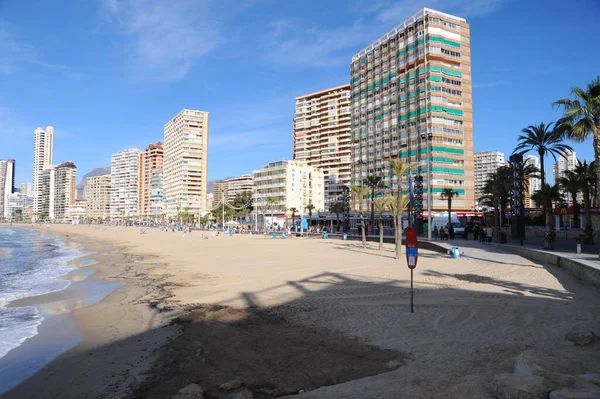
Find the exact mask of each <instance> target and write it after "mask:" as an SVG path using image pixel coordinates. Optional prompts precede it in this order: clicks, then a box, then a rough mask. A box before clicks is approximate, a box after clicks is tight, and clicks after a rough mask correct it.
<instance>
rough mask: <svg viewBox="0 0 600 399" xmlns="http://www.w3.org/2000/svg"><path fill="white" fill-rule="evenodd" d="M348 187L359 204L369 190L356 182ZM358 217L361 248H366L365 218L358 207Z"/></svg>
mask: <svg viewBox="0 0 600 399" xmlns="http://www.w3.org/2000/svg"><path fill="white" fill-rule="evenodd" d="M350 188H351V189H352V191H354V194H355V195H356V197H357V202H358V203H359V204H360V202H361V200H362V199H363V198H364V196H365V195H367V194H368V192H369V188H368V187H365V186H357V185H356V184H353V185H352V186H351V187H350ZM359 206H360V205H359ZM358 217H359V218H360V229H361V233H362V244H363V248H366V247H367V236H366V232H365V219H364V217H363V214H362V211H361V209H360V208H359V209H358Z"/></svg>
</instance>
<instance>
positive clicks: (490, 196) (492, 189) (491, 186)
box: [479, 166, 513, 238]
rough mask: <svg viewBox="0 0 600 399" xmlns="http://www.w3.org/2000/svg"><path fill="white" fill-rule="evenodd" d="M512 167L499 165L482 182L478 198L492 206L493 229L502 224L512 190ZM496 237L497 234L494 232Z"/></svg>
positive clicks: (484, 203) (486, 204)
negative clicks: (481, 189)
mask: <svg viewBox="0 0 600 399" xmlns="http://www.w3.org/2000/svg"><path fill="white" fill-rule="evenodd" d="M512 175H513V172H512V169H511V168H510V167H508V166H501V167H499V168H498V169H497V170H496V172H494V173H492V174H490V175H489V176H488V179H487V180H486V181H485V183H484V184H483V194H484V195H483V196H482V197H481V198H479V200H480V201H481V203H482V204H483V205H485V206H489V207H493V208H494V220H495V221H496V222H495V225H496V226H495V230H496V231H497V229H498V228H499V227H500V226H502V224H503V220H504V215H505V214H506V208H507V207H508V204H510V193H511V190H512V186H513V182H512ZM495 236H496V237H497V238H499V237H500V235H499V234H495Z"/></svg>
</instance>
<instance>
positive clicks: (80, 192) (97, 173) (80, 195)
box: [76, 166, 110, 198]
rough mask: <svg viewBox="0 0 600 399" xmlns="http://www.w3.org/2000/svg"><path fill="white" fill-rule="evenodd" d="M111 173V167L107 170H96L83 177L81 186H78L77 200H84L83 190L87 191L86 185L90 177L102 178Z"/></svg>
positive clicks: (80, 182)
mask: <svg viewBox="0 0 600 399" xmlns="http://www.w3.org/2000/svg"><path fill="white" fill-rule="evenodd" d="M109 173H110V166H109V167H106V168H95V169H92V170H91V171H89V172H88V173H86V174H85V175H83V177H82V178H81V180H80V181H79V184H78V185H77V186H76V188H77V198H83V190H84V189H85V185H86V183H87V178H88V177H94V176H102V175H106V174H109Z"/></svg>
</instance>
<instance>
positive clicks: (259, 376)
mask: <svg viewBox="0 0 600 399" xmlns="http://www.w3.org/2000/svg"><path fill="white" fill-rule="evenodd" d="M176 322H177V323H179V324H181V326H182V335H181V336H180V337H179V338H178V339H177V340H174V341H173V342H171V343H170V344H168V345H167V346H166V347H165V349H164V351H163V353H162V354H161V356H160V358H159V359H158V361H157V362H156V363H155V364H154V365H153V366H152V368H151V369H150V371H149V373H148V378H147V380H146V382H144V383H142V384H141V386H139V387H138V388H137V389H136V390H135V392H134V393H133V394H132V395H131V398H170V397H171V396H172V395H174V394H175V393H177V392H178V390H180V389H181V388H182V387H185V386H186V385H188V384H191V383H196V384H199V385H200V386H202V387H203V388H205V389H206V393H205V394H204V397H205V398H226V397H228V395H230V392H228V391H227V390H226V389H224V388H223V387H224V386H226V385H227V382H231V380H237V381H239V382H241V383H242V384H243V387H245V388H246V389H249V390H250V391H252V393H253V395H254V398H271V397H277V396H282V395H286V394H295V393H298V392H300V391H301V390H312V389H315V388H318V387H320V386H324V385H333V384H339V383H342V382H346V381H350V380H354V379H357V378H362V377H365V376H371V375H375V374H380V373H385V372H389V371H391V370H393V369H395V368H397V367H398V366H399V365H400V367H401V366H402V365H403V364H404V359H406V357H407V356H406V355H405V354H403V353H400V352H398V351H393V350H384V349H379V348H377V347H374V346H370V345H366V344H363V343H361V342H359V341H358V340H355V339H352V338H348V337H345V336H343V335H341V334H339V333H335V332H332V331H329V330H326V329H320V328H308V327H304V326H300V325H296V324H292V323H290V322H289V321H287V320H286V319H285V318H284V317H282V316H281V315H279V314H277V313H276V312H274V311H272V310H268V309H257V308H251V309H243V310H241V309H233V308H229V307H219V306H205V307H201V308H199V309H197V310H195V311H192V312H191V313H189V314H188V315H186V316H183V317H181V318H178V319H177V320H176ZM391 365H392V366H391ZM238 385H239V384H238ZM242 389H243V388H242Z"/></svg>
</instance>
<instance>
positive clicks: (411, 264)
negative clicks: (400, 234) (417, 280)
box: [405, 227, 419, 269]
mask: <svg viewBox="0 0 600 399" xmlns="http://www.w3.org/2000/svg"><path fill="white" fill-rule="evenodd" d="M405 246H406V264H407V265H408V268H409V269H414V268H415V267H417V260H418V259H419V242H418V241H417V231H416V230H415V229H414V228H413V227H409V228H407V229H406V245H405Z"/></svg>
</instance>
